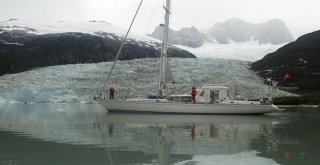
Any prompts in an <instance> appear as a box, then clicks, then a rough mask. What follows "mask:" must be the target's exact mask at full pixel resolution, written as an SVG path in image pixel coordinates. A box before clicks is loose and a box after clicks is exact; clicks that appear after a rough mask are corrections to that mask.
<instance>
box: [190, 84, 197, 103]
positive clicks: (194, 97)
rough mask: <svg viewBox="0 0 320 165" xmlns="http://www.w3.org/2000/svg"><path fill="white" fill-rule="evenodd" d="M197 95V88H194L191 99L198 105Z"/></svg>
mask: <svg viewBox="0 0 320 165" xmlns="http://www.w3.org/2000/svg"><path fill="white" fill-rule="evenodd" d="M196 94H197V90H196V87H192V91H191V97H192V101H193V103H196Z"/></svg>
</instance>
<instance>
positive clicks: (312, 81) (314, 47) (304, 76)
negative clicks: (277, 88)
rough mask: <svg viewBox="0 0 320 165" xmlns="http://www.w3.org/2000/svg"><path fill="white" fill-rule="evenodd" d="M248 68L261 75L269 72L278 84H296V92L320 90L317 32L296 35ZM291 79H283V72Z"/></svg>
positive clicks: (319, 43)
mask: <svg viewBox="0 0 320 165" xmlns="http://www.w3.org/2000/svg"><path fill="white" fill-rule="evenodd" d="M251 69H253V70H254V71H257V72H258V73H259V75H261V76H264V75H265V74H267V73H268V72H270V71H272V74H273V76H272V77H274V79H275V80H276V81H278V82H280V85H283V86H289V87H298V92H302V93H303V92H308V93H310V92H312V93H314V92H316V91H318V92H319V91H320V31H315V32H312V33H309V34H305V35H303V36H301V37H299V38H298V39H297V40H296V41H294V42H291V43H289V44H287V45H285V46H283V47H281V48H279V49H278V50H277V51H275V52H273V53H269V54H268V55H266V56H265V57H264V58H262V59H261V60H259V61H256V62H254V63H252V65H251ZM286 74H288V75H289V76H290V79H288V80H287V81H284V75H286Z"/></svg>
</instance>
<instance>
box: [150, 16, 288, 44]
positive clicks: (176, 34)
mask: <svg viewBox="0 0 320 165" xmlns="http://www.w3.org/2000/svg"><path fill="white" fill-rule="evenodd" d="M162 33H163V28H162V27H157V28H156V29H155V30H154V32H153V33H152V34H150V36H152V37H154V38H157V39H160V40H162ZM251 40H254V41H258V42H259V43H260V44H265V43H271V44H275V45H276V44H281V43H286V42H291V41H293V36H292V34H291V33H290V31H289V30H288V28H287V27H286V25H285V24H284V23H283V22H282V21H280V20H278V19H274V20H271V21H268V22H266V23H261V24H251V23H247V22H245V21H242V20H240V19H238V18H232V19H229V20H227V21H226V22H224V23H216V24H214V26H213V27H212V28H211V29H210V30H209V32H200V31H199V30H198V29H196V28H195V27H191V28H182V29H181V30H179V31H174V30H170V31H169V43H172V44H180V45H184V46H189V47H193V48H196V47H200V46H202V44H203V43H204V42H209V43H210V42H211V43H218V44H229V42H230V41H234V42H247V41H251Z"/></svg>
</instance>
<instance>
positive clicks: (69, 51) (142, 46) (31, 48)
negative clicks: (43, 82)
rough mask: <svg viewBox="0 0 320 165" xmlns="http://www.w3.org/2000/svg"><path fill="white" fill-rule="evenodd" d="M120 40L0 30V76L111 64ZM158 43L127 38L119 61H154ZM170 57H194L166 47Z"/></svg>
mask: <svg viewBox="0 0 320 165" xmlns="http://www.w3.org/2000/svg"><path fill="white" fill-rule="evenodd" d="M120 43H121V38H120V37H118V36H117V35H114V34H111V33H104V32H101V33H97V35H91V34H85V33H58V34H44V35H36V34H32V33H28V32H26V31H20V30H13V31H5V30H1V28H0V75H3V74H7V73H16V72H22V71H26V70H29V69H32V68H35V67H44V66H52V65H64V64H77V63H97V62H104V61H113V60H114V58H115V55H116V53H117V51H118V49H119V46H120ZM160 45H161V44H160V43H148V42H142V41H136V40H133V39H129V40H127V41H126V44H125V46H124V48H123V50H122V53H121V55H120V58H119V60H130V59H138V58H158V57H159V55H160V53H159V47H160ZM168 54H169V55H170V56H171V57H181V58H196V57H195V56H194V55H193V54H191V53H189V52H187V51H185V50H182V49H179V48H176V47H169V48H168Z"/></svg>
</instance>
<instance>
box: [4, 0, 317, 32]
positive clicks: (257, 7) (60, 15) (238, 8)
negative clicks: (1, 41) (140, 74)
mask: <svg viewBox="0 0 320 165" xmlns="http://www.w3.org/2000/svg"><path fill="white" fill-rule="evenodd" d="M164 1H165V0H144V3H143V6H142V8H141V10H140V13H139V15H138V19H137V21H136V22H135V24H134V26H133V31H135V32H138V33H146V32H148V33H150V32H151V31H152V30H153V29H154V27H155V26H156V25H158V24H159V23H162V22H163V21H162V17H163V9H162V5H164ZM139 2H140V0H0V4H1V5H0V21H3V20H6V19H9V18H18V19H25V20H54V21H55V20H57V21H58V20H63V21H88V20H93V19H95V20H104V21H107V22H109V23H111V24H113V25H116V26H119V27H122V28H124V29H127V28H128V26H129V24H130V21H131V19H132V17H133V15H134V12H135V10H136V8H137V6H138V4H139ZM319 7H320V1H319V0H172V16H171V21H170V23H171V25H170V26H171V28H173V29H175V30H178V29H180V28H182V27H190V26H195V27H197V28H198V29H200V30H205V29H209V28H210V27H212V26H213V24H214V23H215V22H217V21H220V22H221V21H225V20H226V19H229V18H232V17H237V18H240V19H243V20H244V21H247V22H251V23H261V22H266V21H267V20H270V19H274V18H279V19H281V20H283V21H284V22H285V23H286V25H287V26H288V27H289V29H290V30H291V31H292V33H293V34H294V35H295V36H297V35H301V34H304V33H308V32H311V31H315V30H320V10H319Z"/></svg>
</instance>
